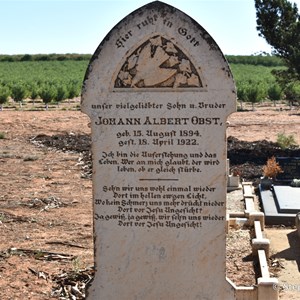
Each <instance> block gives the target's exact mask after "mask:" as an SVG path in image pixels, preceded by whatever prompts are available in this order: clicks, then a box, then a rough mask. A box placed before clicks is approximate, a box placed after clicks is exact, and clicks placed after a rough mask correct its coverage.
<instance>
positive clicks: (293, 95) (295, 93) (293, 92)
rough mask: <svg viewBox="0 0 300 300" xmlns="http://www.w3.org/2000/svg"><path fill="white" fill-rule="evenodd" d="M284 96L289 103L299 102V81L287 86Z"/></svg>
mask: <svg viewBox="0 0 300 300" xmlns="http://www.w3.org/2000/svg"><path fill="white" fill-rule="evenodd" d="M285 95H286V99H287V100H289V101H292V102H293V101H300V81H298V82H291V83H289V84H287V86H286V88H285Z"/></svg>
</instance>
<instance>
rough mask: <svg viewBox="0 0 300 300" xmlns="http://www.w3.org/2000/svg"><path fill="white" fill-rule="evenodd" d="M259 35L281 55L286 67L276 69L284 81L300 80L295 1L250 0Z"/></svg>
mask: <svg viewBox="0 0 300 300" xmlns="http://www.w3.org/2000/svg"><path fill="white" fill-rule="evenodd" d="M254 1H255V8H256V22H257V27H256V28H257V30H258V31H259V36H262V37H264V38H265V39H266V41H267V43H268V44H270V45H271V46H272V48H273V54H275V55H277V56H279V57H281V58H282V59H283V60H284V61H285V63H286V65H287V67H288V70H285V71H279V72H277V74H276V75H277V77H281V79H282V78H284V80H285V83H287V82H291V81H295V80H300V16H299V13H298V8H297V5H296V4H293V3H291V2H289V1H287V0H254Z"/></svg>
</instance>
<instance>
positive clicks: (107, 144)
mask: <svg viewBox="0 0 300 300" xmlns="http://www.w3.org/2000/svg"><path fill="white" fill-rule="evenodd" d="M235 110H236V90H235V85H234V82H233V79H232V74H231V72H230V69H229V66H228V64H227V62H226V60H225V58H224V55H223V54H222V52H221V51H220V49H219V47H218V46H217V44H216V43H215V41H214V40H213V39H212V38H211V36H210V35H209V34H208V33H207V32H206V31H205V30H204V29H203V28H202V27H201V26H200V25H199V24H198V23H197V22H195V21H194V20H193V19H191V18H190V17H189V16H187V15H186V14H184V13H183V12H181V11H179V10H178V9H176V8H174V7H172V6H169V5H167V4H164V3H162V2H159V1H155V2H152V3H149V4H148V5H145V6H143V7H141V8H139V9H138V10H136V11H134V12H132V13H131V14H129V15H128V16H127V17H125V18H124V19H123V20H122V21H121V22H120V23H118V24H117V25H116V26H115V27H114V28H113V29H112V30H111V31H110V32H109V34H108V35H107V36H106V38H105V39H104V40H103V41H102V42H101V44H100V45H99V47H98V49H97V50H96V52H95V54H94V55H93V58H92V60H91V62H90V65H89V68H88V70H87V73H86V76H85V80H84V85H83V90H82V111H83V112H84V113H86V114H88V115H89V117H90V118H91V129H92V153H93V203H94V241H95V245H94V250H95V267H96V274H95V278H94V280H93V282H92V284H91V286H90V287H89V288H88V291H87V294H88V299H234V291H233V288H232V287H231V286H230V284H229V283H228V282H227V280H226V275H225V255H226V253H225V227H226V220H225V219H226V119H227V117H228V116H229V114H231V113H232V112H234V111H235Z"/></svg>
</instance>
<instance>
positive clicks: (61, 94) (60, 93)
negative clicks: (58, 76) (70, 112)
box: [54, 84, 68, 102]
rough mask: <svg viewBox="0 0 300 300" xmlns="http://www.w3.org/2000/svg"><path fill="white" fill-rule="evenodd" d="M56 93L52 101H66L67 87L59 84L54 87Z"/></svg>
mask: <svg viewBox="0 0 300 300" xmlns="http://www.w3.org/2000/svg"><path fill="white" fill-rule="evenodd" d="M55 88H56V93H55V96H54V100H55V101H58V102H60V101H62V100H65V99H67V97H68V90H67V87H66V86H65V85H63V84H59V85H56V87H55Z"/></svg>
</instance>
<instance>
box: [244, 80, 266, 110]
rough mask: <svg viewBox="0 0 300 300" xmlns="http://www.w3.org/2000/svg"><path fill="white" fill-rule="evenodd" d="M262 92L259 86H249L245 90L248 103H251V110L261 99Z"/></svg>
mask: <svg viewBox="0 0 300 300" xmlns="http://www.w3.org/2000/svg"><path fill="white" fill-rule="evenodd" d="M263 94H264V91H263V89H262V87H261V86H260V85H250V86H249V88H248V89H247V98H248V101H250V102H251V103H252V110H254V104H255V103H258V102H260V101H261V100H262V98H263Z"/></svg>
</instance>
